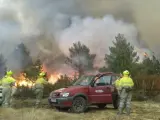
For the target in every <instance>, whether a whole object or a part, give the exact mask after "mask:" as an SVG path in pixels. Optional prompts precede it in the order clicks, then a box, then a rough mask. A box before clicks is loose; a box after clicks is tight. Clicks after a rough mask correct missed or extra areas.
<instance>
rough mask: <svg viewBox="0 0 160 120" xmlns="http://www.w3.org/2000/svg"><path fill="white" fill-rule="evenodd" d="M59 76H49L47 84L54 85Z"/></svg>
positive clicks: (55, 74) (58, 74)
mask: <svg viewBox="0 0 160 120" xmlns="http://www.w3.org/2000/svg"><path fill="white" fill-rule="evenodd" d="M60 76H61V74H60V73H54V74H51V75H50V77H49V80H48V82H49V83H51V84H55V83H56V82H57V81H58V79H59V78H60Z"/></svg>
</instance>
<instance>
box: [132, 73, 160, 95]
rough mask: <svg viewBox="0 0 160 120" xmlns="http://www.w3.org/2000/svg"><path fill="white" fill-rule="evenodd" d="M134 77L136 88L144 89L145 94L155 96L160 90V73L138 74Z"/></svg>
mask: <svg viewBox="0 0 160 120" xmlns="http://www.w3.org/2000/svg"><path fill="white" fill-rule="evenodd" d="M133 79H134V83H135V88H136V90H143V93H144V94H145V95H148V96H155V95H157V94H156V93H157V92H156V91H159V90H160V86H159V84H160V75H145V74H144V75H137V76H136V77H134V78H133Z"/></svg>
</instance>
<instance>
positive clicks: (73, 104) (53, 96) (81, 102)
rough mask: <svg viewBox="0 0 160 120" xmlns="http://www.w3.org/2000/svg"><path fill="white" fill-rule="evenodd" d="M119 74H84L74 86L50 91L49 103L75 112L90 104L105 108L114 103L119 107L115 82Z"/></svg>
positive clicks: (84, 108)
mask: <svg viewBox="0 0 160 120" xmlns="http://www.w3.org/2000/svg"><path fill="white" fill-rule="evenodd" d="M118 78H119V74H115V73H112V72H106V73H99V74H96V75H83V76H82V77H80V78H79V79H78V80H77V81H76V82H75V83H74V84H73V85H72V86H69V87H66V88H61V89H58V90H55V91H52V92H51V93H50V96H49V98H48V101H49V104H50V105H51V106H54V107H55V108H57V109H60V108H61V109H63V108H67V109H71V110H72V111H73V112H75V113H81V112H84V111H85V110H86V109H87V108H88V107H89V106H90V105H96V106H98V107H99V108H104V107H105V106H106V105H107V104H113V106H114V108H115V109H117V108H118V103H119V102H118V93H117V89H116V88H115V87H114V85H113V83H114V81H115V80H116V79H118Z"/></svg>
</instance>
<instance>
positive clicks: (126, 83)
mask: <svg viewBox="0 0 160 120" xmlns="http://www.w3.org/2000/svg"><path fill="white" fill-rule="evenodd" d="M133 86H134V83H133V80H132V79H131V78H130V76H129V71H128V70H125V71H124V72H123V77H122V78H121V79H120V82H119V87H120V104H119V111H118V114H119V115H120V114H122V111H123V109H124V108H126V112H127V115H130V109H131V99H132V88H133Z"/></svg>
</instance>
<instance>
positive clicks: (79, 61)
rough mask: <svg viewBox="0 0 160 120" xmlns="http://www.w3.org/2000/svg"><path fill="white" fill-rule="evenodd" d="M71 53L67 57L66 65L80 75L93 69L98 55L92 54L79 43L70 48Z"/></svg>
mask: <svg viewBox="0 0 160 120" xmlns="http://www.w3.org/2000/svg"><path fill="white" fill-rule="evenodd" d="M69 52H70V55H69V57H67V61H66V63H67V64H68V65H70V66H71V67H72V68H73V69H75V70H76V71H78V73H79V75H81V74H83V73H84V72H85V71H87V70H90V69H93V62H94V59H95V57H96V55H95V54H91V53H90V50H89V48H88V47H87V46H85V45H83V44H81V43H80V42H77V43H74V44H73V46H72V47H71V48H69Z"/></svg>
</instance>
